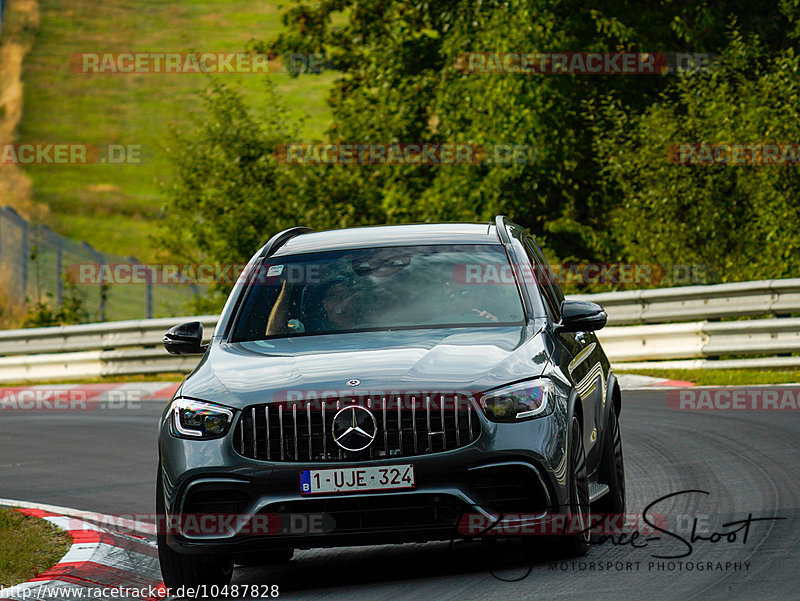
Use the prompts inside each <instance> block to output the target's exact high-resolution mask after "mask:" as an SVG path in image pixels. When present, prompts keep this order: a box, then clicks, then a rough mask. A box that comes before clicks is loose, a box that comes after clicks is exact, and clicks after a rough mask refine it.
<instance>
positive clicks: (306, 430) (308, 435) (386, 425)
mask: <svg viewBox="0 0 800 601" xmlns="http://www.w3.org/2000/svg"><path fill="white" fill-rule="evenodd" d="M351 405H360V406H362V407H365V408H367V409H369V410H370V411H371V412H372V413H373V415H374V416H375V420H376V422H377V425H378V428H377V433H376V437H375V440H374V442H372V444H371V445H370V446H369V447H368V448H366V449H364V450H362V451H348V450H345V449H342V448H341V447H339V446H338V445H337V444H336V442H335V441H334V440H333V436H332V432H333V419H334V416H335V415H336V413H337V412H338V411H339V410H340V409H342V408H345V407H348V406H351ZM480 432H481V426H480V421H479V420H478V416H477V413H476V410H475V408H474V407H473V404H472V402H471V401H470V399H468V398H467V397H465V396H462V397H459V396H452V395H451V396H448V397H445V396H437V397H431V396H426V397H424V398H419V399H417V398H414V397H412V398H411V399H410V400H409V401H408V402H406V401H405V400H403V399H400V398H396V399H395V398H379V399H366V400H365V401H362V402H357V403H356V402H351V401H350V400H349V399H348V400H342V399H340V400H333V401H331V400H328V401H326V402H298V403H292V404H286V403H273V404H263V405H253V406H250V407H247V408H245V409H244V410H243V411H242V416H241V418H240V419H239V421H238V423H237V424H236V429H235V431H234V439H233V440H234V448H235V450H236V452H237V453H239V454H240V455H243V456H244V457H248V458H250V459H257V460H262V461H365V460H370V459H381V458H396V457H410V456H414V455H425V454H429V453H438V452H440V451H446V450H450V449H457V448H460V447H463V446H466V445H468V444H470V443H472V442H474V441H475V440H477V438H478V436H479V435H480Z"/></svg>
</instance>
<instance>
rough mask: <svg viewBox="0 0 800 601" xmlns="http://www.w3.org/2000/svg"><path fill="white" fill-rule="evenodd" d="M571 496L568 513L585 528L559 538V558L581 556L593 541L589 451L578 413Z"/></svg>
mask: <svg viewBox="0 0 800 601" xmlns="http://www.w3.org/2000/svg"><path fill="white" fill-rule="evenodd" d="M569 447H570V452H569V465H570V495H569V497H570V498H569V515H570V516H571V517H572V516H575V518H574V519H570V520H568V522H575V521H576V520H577V521H578V522H580V523H581V524H584V525H585V527H584V528H581V530H582V531H581V532H579V533H577V534H565V535H564V536H560V537H558V538H557V539H556V544H555V552H556V554H557V555H558V556H559V557H580V556H581V555H586V553H587V552H588V551H589V543H590V540H591V532H590V529H591V528H590V521H589V512H590V509H589V475H588V473H587V471H586V454H585V452H584V448H583V430H582V428H581V424H580V422H579V421H578V418H577V417H576V416H574V415H573V416H572V427H571V429H570V443H569Z"/></svg>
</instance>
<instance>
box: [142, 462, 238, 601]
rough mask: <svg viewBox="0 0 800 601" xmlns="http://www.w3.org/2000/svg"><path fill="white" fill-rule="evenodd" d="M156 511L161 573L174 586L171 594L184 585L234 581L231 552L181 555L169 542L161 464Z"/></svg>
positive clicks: (167, 583) (168, 583)
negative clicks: (218, 554) (224, 553)
mask: <svg viewBox="0 0 800 601" xmlns="http://www.w3.org/2000/svg"><path fill="white" fill-rule="evenodd" d="M156 514H157V518H158V522H157V535H156V539H157V542H158V560H159V562H160V563H161V576H162V577H163V578H164V585H165V586H167V587H168V588H171V589H173V592H172V594H175V591H177V589H179V588H181V587H187V588H189V587H192V588H197V587H199V586H201V585H206V586H214V585H217V586H220V587H222V586H225V585H227V584H230V583H231V577H232V576H233V558H232V557H231V556H230V555H220V556H215V555H182V554H181V553H178V552H177V551H175V550H174V549H172V548H171V547H170V546H169V545H167V535H166V527H167V520H166V514H165V511H164V484H163V483H162V481H161V467H159V468H158V475H157V476H156ZM186 596H190V595H189V594H187V595H186Z"/></svg>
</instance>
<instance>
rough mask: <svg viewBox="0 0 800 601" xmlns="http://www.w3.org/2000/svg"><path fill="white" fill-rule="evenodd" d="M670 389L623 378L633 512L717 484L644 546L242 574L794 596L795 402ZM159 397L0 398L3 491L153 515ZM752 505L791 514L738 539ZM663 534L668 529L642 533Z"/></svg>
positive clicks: (322, 583)
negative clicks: (699, 397) (66, 405)
mask: <svg viewBox="0 0 800 601" xmlns="http://www.w3.org/2000/svg"><path fill="white" fill-rule="evenodd" d="M665 398H666V392H665V391H663V390H648V391H628V392H627V393H625V394H624V396H623V403H624V407H623V413H622V419H621V427H622V436H623V444H624V449H625V458H626V469H627V487H628V511H629V513H639V514H640V513H642V511H643V510H644V509H645V507H646V506H647V505H649V504H651V503H652V502H654V501H656V500H657V499H659V498H661V497H664V496H666V495H671V494H674V493H681V491H686V490H702V491H707V492H708V493H710V494H708V495H705V494H702V493H699V492H693V493H682V494H676V495H675V496H672V497H670V498H668V499H665V500H663V501H661V502H659V503H657V504H656V505H654V506H653V507H651V509H650V510H649V511H648V513H649V514H650V515H651V516H655V515H656V514H658V515H663V516H665V518H666V520H667V524H668V526H665V529H666V530H669V532H670V533H672V534H668V533H663V532H662V533H658V532H656V533H653V532H652V531H650V533H649V534H647V533H643V535H642V537H641V538H639V539H638V540H637V541H635V544H636V545H637V546H639V545H641V546H639V547H638V548H633V547H632V546H631V545H630V544H612V542H609V541H607V542H605V543H604V544H602V545H598V546H595V547H593V548H592V550H590V552H589V554H588V555H587V556H586V557H584V558H581V559H580V560H567V561H559V562H556V563H552V562H549V561H547V560H546V559H535V560H531V559H525V556H524V554H523V552H522V549H521V546H520V545H519V542H518V541H498V543H497V544H495V545H491V544H487V545H482V544H481V543H479V542H472V543H467V544H464V543H455V544H453V545H449V544H447V543H442V544H439V543H436V544H428V545H405V546H393V547H364V548H357V549H343V550H328V551H304V552H300V553H298V554H297V555H296V556H295V559H294V560H293V561H292V562H291V563H290V564H288V565H287V566H284V567H282V568H237V571H236V573H235V575H234V582H238V583H241V584H244V583H247V584H262V585H263V584H270V585H272V584H277V585H279V587H280V597H281V598H290V599H322V598H338V599H380V600H384V599H385V600H394V599H454V600H455V599H457V600H458V601H466V600H469V599H481V600H483V599H498V598H507V599H570V600H573V599H644V600H647V601H657V600H661V599H679V600H681V601H689V600H691V599H699V600H703V601H705V600H710V599H720V600H725V601H730V600H732V599H747V600H748V601H750V600H759V601H761V600H769V599H775V600H781V601H787V600H791V599H798V598H800V592H798V591H800V588H798V580H797V557H798V556H800V512H798V506H800V445H798V442H799V441H800V412H798V411H727V412H726V411H714V412H688V411H677V410H673V409H670V408H669V407H668V406H667V404H666V401H665ZM161 409H162V404H161V403H142V406H141V408H138V409H125V410H105V411H84V412H81V411H77V412H62V413H59V412H53V411H50V412H41V413H32V412H26V411H3V412H0V441H2V442H1V444H0V497H4V498H12V499H19V500H25V501H34V502H39V503H48V504H53V505H61V506H67V507H72V508H77V509H81V510H88V511H97V512H102V513H106V514H113V515H118V514H130V513H138V514H150V513H153V511H154V509H153V489H154V473H155V467H156V422H157V420H158V417H159V415H160V412H161ZM748 514H749V515H751V516H752V518H753V519H754V520H755V519H760V518H783V519H782V520H771V519H770V520H763V521H752V522H751V523H750V524H749V532H748V533H747V540H746V542H745V541H744V540H743V535H744V533H745V529H746V526H747V524H744V523H741V524H737V525H730V526H727V527H724V526H723V524H726V523H728V522H733V521H739V520H744V519H746V518H748ZM695 518H697V520H698V528H697V532H698V533H699V534H702V535H703V536H705V537H711V536H712V535H713V533H714V532H718V533H730V532H732V531H734V530H737V529H738V532H737V533H736V535H735V537H736V540H734V541H729V540H728V539H729V538H730V537H729V536H723V537H722V538H721V540H719V541H718V542H716V543H711V542H708V541H705V540H697V541H696V542H694V544H692V543H688V544H686V543H684V542H681V540H679V539H678V536H680V537H681V538H683V539H685V540H687V541H688V540H689V539H690V530H691V525H692V522H693V520H694V519H695ZM643 526H644V524H643ZM654 535H660V537H661V538H660V540H652V541H649V542H648V541H645V539H646V538H648V537H649V536H654ZM712 538H719V537H712ZM616 542H620V541H616ZM690 545H691V548H692V552H691V554H690V555H688V556H686V557H682V558H679V559H678V558H676V559H657V558H655V557H653V556H654V555H664V556H667V555H669V556H677V555H683V554H685V553H686V552H687V551H688V550H689V546H690ZM690 568H691V569H690ZM528 572H529V573H528ZM526 574H527V576H526ZM509 580H515V581H513V582H509Z"/></svg>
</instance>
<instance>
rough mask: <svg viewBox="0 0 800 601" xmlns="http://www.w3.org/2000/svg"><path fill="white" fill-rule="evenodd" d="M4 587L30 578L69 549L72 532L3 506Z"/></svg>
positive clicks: (0, 569)
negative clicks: (70, 533) (69, 532)
mask: <svg viewBox="0 0 800 601" xmlns="http://www.w3.org/2000/svg"><path fill="white" fill-rule="evenodd" d="M0 541H3V542H2V544H0V588H2V587H3V586H13V585H15V584H20V583H22V582H26V581H27V580H30V579H31V578H33V577H34V576H36V575H37V574H40V573H41V572H43V571H45V570H47V569H48V568H51V567H52V566H53V565H55V564H56V562H58V560H59V559H61V558H62V557H63V556H64V554H65V553H66V552H67V551H68V550H69V547H70V545H71V544H72V539H71V538H70V536H69V534H67V533H66V532H64V531H63V530H60V529H58V528H56V527H55V526H53V525H52V524H50V523H49V522H46V521H44V520H41V519H38V518H33V517H30V516H27V515H23V514H21V513H19V512H18V511H16V510H14V509H4V508H2V507H0Z"/></svg>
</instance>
